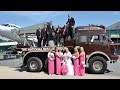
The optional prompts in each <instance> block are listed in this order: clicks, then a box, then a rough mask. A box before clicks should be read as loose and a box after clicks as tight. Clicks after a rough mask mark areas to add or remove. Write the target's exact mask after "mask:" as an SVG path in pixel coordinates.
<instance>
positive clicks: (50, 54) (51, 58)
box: [48, 49, 55, 75]
mask: <svg viewBox="0 0 120 90" xmlns="http://www.w3.org/2000/svg"><path fill="white" fill-rule="evenodd" d="M54 59H55V56H54V53H53V49H51V50H50V51H49V52H48V74H49V75H52V74H54Z"/></svg>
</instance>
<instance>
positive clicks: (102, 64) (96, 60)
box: [89, 56, 107, 74]
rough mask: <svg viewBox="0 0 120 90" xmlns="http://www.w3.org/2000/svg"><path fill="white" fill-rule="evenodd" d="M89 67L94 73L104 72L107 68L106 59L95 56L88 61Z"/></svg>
mask: <svg viewBox="0 0 120 90" xmlns="http://www.w3.org/2000/svg"><path fill="white" fill-rule="evenodd" d="M89 69H90V72H91V73H94V74H104V72H105V71H106V69H107V61H106V60H105V59H104V58H103V57H100V56H95V57H93V58H91V59H90V61H89Z"/></svg>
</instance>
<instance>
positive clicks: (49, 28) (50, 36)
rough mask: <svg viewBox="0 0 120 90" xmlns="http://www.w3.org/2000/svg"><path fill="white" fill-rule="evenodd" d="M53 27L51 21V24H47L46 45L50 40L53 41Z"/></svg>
mask: <svg viewBox="0 0 120 90" xmlns="http://www.w3.org/2000/svg"><path fill="white" fill-rule="evenodd" d="M54 31H55V30H54V27H53V26H52V21H51V22H48V24H47V35H48V38H47V43H48V42H49V41H50V40H54V35H55V33H54Z"/></svg>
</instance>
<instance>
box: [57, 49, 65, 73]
mask: <svg viewBox="0 0 120 90" xmlns="http://www.w3.org/2000/svg"><path fill="white" fill-rule="evenodd" d="M55 56H56V74H57V75H61V61H62V56H63V53H62V52H61V50H60V49H59V50H58V47H56V48H55Z"/></svg>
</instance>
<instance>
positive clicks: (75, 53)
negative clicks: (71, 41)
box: [73, 47, 80, 76]
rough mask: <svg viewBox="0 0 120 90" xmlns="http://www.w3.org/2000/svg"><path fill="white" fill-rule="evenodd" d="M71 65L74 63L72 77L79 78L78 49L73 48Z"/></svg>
mask: <svg viewBox="0 0 120 90" xmlns="http://www.w3.org/2000/svg"><path fill="white" fill-rule="evenodd" d="M73 63H74V75H75V76H79V75H80V72H79V52H78V49H77V48H76V47H75V48H74V54H73Z"/></svg>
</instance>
